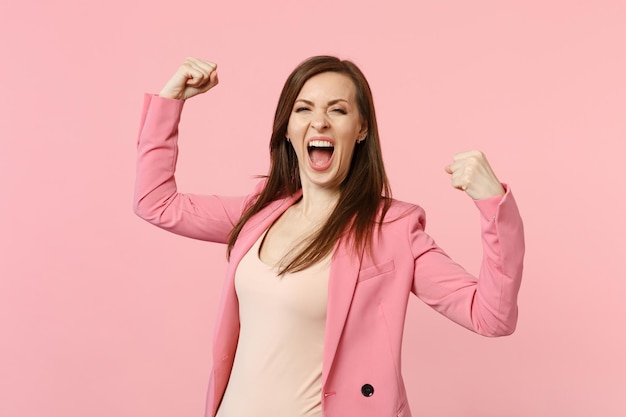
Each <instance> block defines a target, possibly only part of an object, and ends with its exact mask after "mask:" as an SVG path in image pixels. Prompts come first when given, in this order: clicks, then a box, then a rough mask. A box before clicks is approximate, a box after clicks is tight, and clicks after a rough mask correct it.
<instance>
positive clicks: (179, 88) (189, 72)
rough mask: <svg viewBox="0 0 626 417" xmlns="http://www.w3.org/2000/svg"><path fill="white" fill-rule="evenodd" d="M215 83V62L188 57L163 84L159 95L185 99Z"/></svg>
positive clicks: (208, 88)
mask: <svg viewBox="0 0 626 417" xmlns="http://www.w3.org/2000/svg"><path fill="white" fill-rule="evenodd" d="M217 83H218V79H217V64H214V63H213V62H209V61H202V60H200V59H197V58H191V57H190V58H187V59H186V60H185V62H184V63H183V65H181V66H180V67H179V68H178V70H177V71H176V72H175V73H174V75H173V76H172V78H170V80H169V81H168V82H167V83H166V84H165V87H163V89H162V90H161V92H160V93H159V96H161V97H165V98H173V99H177V100H186V99H188V98H191V97H193V96H195V95H198V94H202V93H205V92H207V91H209V90H210V89H211V88H213V87H215V86H216V85H217Z"/></svg>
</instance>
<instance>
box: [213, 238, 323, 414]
mask: <svg viewBox="0 0 626 417" xmlns="http://www.w3.org/2000/svg"><path fill="white" fill-rule="evenodd" d="M264 238H265V233H263V234H262V235H261V236H260V237H259V239H258V240H257V241H256V242H255V244H254V245H253V246H252V247H251V248H250V250H249V251H248V252H247V253H246V255H244V257H243V258H242V259H241V262H240V263H239V265H238V267H237V272H236V274H235V290H236V292H237V297H238V299H239V320H240V326H241V327H240V331H239V341H238V344H237V351H236V354H235V359H234V364H233V369H232V372H231V375H230V379H229V381H228V386H227V388H226V392H225V393H224V397H223V399H222V403H221V405H220V408H219V410H218V413H217V417H250V416H254V417H321V415H322V409H321V389H322V360H323V355H324V331H325V328H326V307H327V299H328V277H329V273H330V258H331V256H328V257H327V258H326V259H325V260H324V261H322V262H320V263H318V264H316V265H313V266H312V267H310V268H307V269H305V270H303V271H298V272H294V273H288V274H284V275H282V276H278V274H277V271H278V269H277V268H276V267H273V266H269V265H267V264H265V263H263V262H262V261H261V259H260V257H259V252H260V251H259V249H260V247H261V244H262V242H263V239H264Z"/></svg>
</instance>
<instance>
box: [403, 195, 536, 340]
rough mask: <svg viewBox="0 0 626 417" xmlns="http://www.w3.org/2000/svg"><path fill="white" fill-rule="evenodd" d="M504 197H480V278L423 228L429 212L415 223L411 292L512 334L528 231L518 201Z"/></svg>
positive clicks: (471, 323)
mask: <svg viewBox="0 0 626 417" xmlns="http://www.w3.org/2000/svg"><path fill="white" fill-rule="evenodd" d="M505 190H506V193H505V195H504V196H503V197H493V198H490V199H486V200H479V201H476V206H477V207H478V209H479V211H480V214H481V236H482V239H481V241H482V246H483V259H482V264H481V267H480V273H479V276H478V279H476V278H475V277H474V276H472V275H471V274H469V273H468V272H466V271H465V270H464V269H463V268H462V267H461V266H460V265H458V264H456V263H455V262H454V261H452V260H451V259H450V258H449V257H448V255H446V253H445V252H444V251H443V250H442V249H441V248H439V247H438V246H437V245H436V244H435V242H434V241H433V239H432V238H431V237H430V236H428V235H427V234H426V233H424V212H423V211H422V210H421V209H420V210H417V211H416V212H415V213H414V214H413V216H414V217H415V216H417V218H414V219H412V220H411V222H410V227H409V228H410V230H409V239H410V242H411V245H412V250H413V255H414V259H415V269H414V277H413V288H412V291H413V292H414V293H415V294H416V295H417V296H418V297H419V298H420V299H422V300H423V301H424V302H426V303H427V304H428V305H430V306H431V307H433V308H434V309H435V310H437V311H438V312H440V313H442V314H443V315H445V316H447V317H448V318H450V319H451V320H453V321H455V322H457V323H459V324H460V325H462V326H464V327H466V328H468V329H470V330H472V331H475V332H476V333H479V334H482V335H485V336H504V335H508V334H511V333H513V331H514V330H515V326H516V323H517V295H518V292H519V288H520V283H521V279H522V270H523V260H524V230H523V224H522V219H521V217H520V214H519V211H518V208H517V204H516V202H515V199H514V198H513V194H512V193H511V191H510V189H509V188H508V187H506V186H505Z"/></svg>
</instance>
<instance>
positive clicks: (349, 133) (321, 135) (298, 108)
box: [286, 72, 367, 189]
mask: <svg viewBox="0 0 626 417" xmlns="http://www.w3.org/2000/svg"><path fill="white" fill-rule="evenodd" d="M355 96H356V88H355V86H354V83H353V82H352V80H351V79H350V78H349V77H348V76H346V75H344V74H340V73H336V72H324V73H321V74H318V75H316V76H314V77H311V78H310V79H309V80H308V81H307V82H306V83H305V84H304V86H302V90H300V93H299V94H298V97H297V98H296V101H295V103H294V105H293V109H292V112H291V116H290V117H289V124H288V125H287V135H286V136H287V138H288V139H289V140H290V141H291V144H292V145H293V148H294V150H295V152H296V155H297V157H298V165H299V169H300V178H301V180H302V186H303V188H306V187H308V186H312V187H320V188H326V189H337V188H338V187H339V185H340V184H341V183H342V182H343V180H344V179H345V178H346V176H347V175H348V171H349V170H350V161H351V159H352V152H353V151H354V146H355V144H356V142H357V140H362V139H363V138H364V137H365V134H366V133H367V129H366V127H365V124H364V123H363V121H362V118H361V115H360V114H359V110H358V105H357V102H356V98H355Z"/></svg>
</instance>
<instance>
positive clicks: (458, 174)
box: [445, 151, 504, 200]
mask: <svg viewBox="0 0 626 417" xmlns="http://www.w3.org/2000/svg"><path fill="white" fill-rule="evenodd" d="M452 160H453V161H454V162H453V163H451V164H450V165H448V166H446V168H445V170H446V172H447V173H448V174H451V180H452V186H453V187H454V188H458V189H459V190H463V191H465V192H466V193H467V194H468V195H469V196H470V197H472V198H473V199H474V200H482V199H484V198H489V197H495V196H498V195H504V188H503V187H502V184H501V183H500V181H499V180H498V178H497V177H496V174H494V173H493V170H492V169H491V166H489V162H487V158H486V157H485V155H484V154H483V153H482V152H480V151H469V152H461V153H457V154H456V155H454V156H453V157H452Z"/></svg>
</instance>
